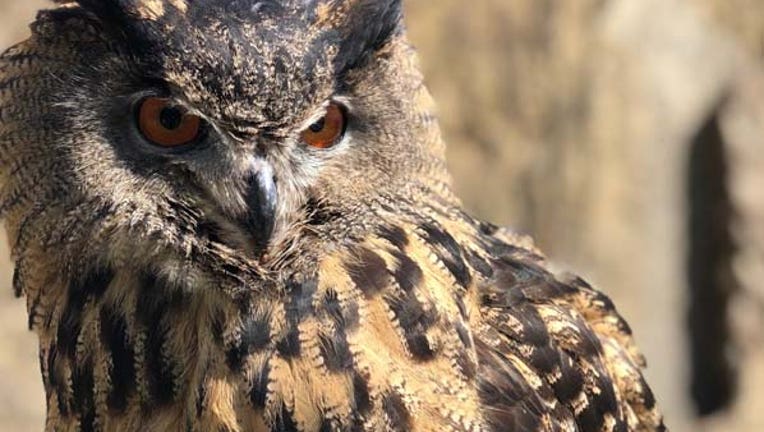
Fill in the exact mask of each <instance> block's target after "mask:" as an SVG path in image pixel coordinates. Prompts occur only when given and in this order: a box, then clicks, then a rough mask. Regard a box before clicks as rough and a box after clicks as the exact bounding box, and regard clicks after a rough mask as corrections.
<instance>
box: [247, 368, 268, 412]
mask: <svg viewBox="0 0 764 432" xmlns="http://www.w3.org/2000/svg"><path fill="white" fill-rule="evenodd" d="M270 374H271V365H270V362H269V361H266V362H265V364H264V365H263V367H262V368H261V369H260V370H259V371H257V372H256V373H255V376H254V379H253V381H252V389H251V390H250V392H249V400H250V402H251V403H252V406H254V407H255V408H256V409H265V402H266V400H267V399H268V383H269V382H270Z"/></svg>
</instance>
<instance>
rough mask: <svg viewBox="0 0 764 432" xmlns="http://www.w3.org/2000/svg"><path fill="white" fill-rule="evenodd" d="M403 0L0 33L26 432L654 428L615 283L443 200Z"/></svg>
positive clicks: (195, 6) (167, 3) (115, 6)
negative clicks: (35, 399)
mask: <svg viewBox="0 0 764 432" xmlns="http://www.w3.org/2000/svg"><path fill="white" fill-rule="evenodd" d="M401 15H402V12H401V1H400V0H264V1H255V0H194V1H191V0H79V1H59V2H57V4H56V5H51V9H50V10H45V11H42V12H40V13H39V15H38V18H37V20H36V22H35V23H34V24H33V25H32V36H31V37H30V38H29V39H28V40H26V41H24V42H22V43H20V44H18V45H16V46H14V47H12V48H10V49H8V50H7V51H6V52H5V53H4V54H3V55H2V57H1V58H0V212H1V213H2V217H3V219H4V222H5V226H6V229H7V231H8V234H9V239H10V243H11V248H12V251H13V258H14V262H15V272H14V278H13V286H14V289H15V291H16V294H17V295H18V296H19V297H24V298H25V299H26V302H27V309H28V316H29V327H30V329H32V330H33V331H34V332H35V333H36V334H37V335H38V337H39V360H40V368H41V371H42V380H43V382H44V387H45V393H46V400H47V420H46V424H45V430H47V431H64V432H66V431H105V432H109V431H200V432H206V431H227V432H239V431H242V432H243V431H301V432H314V431H316V432H318V431H486V432H491V431H496V432H498V431H506V432H521V431H528V432H530V431H624V432H625V431H660V430H665V427H664V425H663V421H662V418H661V416H660V414H659V413H658V409H657V407H656V402H655V399H654V397H653V395H652V393H651V391H650V388H649V386H648V384H647V383H646V382H645V380H644V379H643V377H642V374H641V370H642V368H643V367H644V361H643V358H642V356H641V355H640V354H639V352H638V350H637V348H636V347H635V345H634V342H633V340H632V337H631V331H630V329H629V326H628V325H627V323H626V322H625V321H624V320H623V319H622V318H621V317H620V316H619V315H618V313H617V312H616V310H615V308H614V306H613V304H612V302H611V301H610V300H609V299H608V298H607V297H606V296H605V295H603V294H602V293H600V292H598V291H597V290H595V289H594V288H592V287H591V286H590V285H588V284H587V283H586V282H584V281H583V280H582V279H580V278H578V277H575V276H572V275H566V274H557V273H555V272H553V271H552V270H551V268H550V265H549V264H548V263H547V261H546V260H545V258H544V257H543V256H542V254H541V253H540V252H539V251H538V250H537V249H536V248H535V247H534V246H533V243H532V242H531V240H529V239H527V238H525V237H523V236H521V235H518V234H515V233H513V232H512V231H510V230H507V229H502V228H499V227H496V226H494V225H491V224H489V223H486V222H482V221H479V220H476V219H475V218H473V217H471V216H470V215H469V214H467V213H466V212H465V211H464V209H463V208H462V205H461V204H460V201H459V199H458V198H457V197H456V196H455V195H454V193H453V189H452V185H451V179H450V177H449V174H448V172H447V170H446V163H445V148H444V144H443V141H442V139H441V134H440V132H439V128H438V124H437V120H436V117H435V114H434V109H433V102H432V100H431V98H430V96H429V94H428V92H427V89H426V88H425V86H424V84H423V78H422V75H421V73H420V71H419V68H418V64H417V59H416V54H415V52H414V50H413V48H412V46H411V45H410V44H409V42H408V41H407V38H406V32H405V28H404V25H403V24H402V18H401Z"/></svg>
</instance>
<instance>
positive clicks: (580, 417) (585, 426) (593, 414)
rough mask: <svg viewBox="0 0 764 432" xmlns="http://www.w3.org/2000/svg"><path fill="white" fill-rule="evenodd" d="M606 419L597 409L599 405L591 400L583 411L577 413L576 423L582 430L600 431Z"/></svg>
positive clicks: (586, 431)
mask: <svg viewBox="0 0 764 432" xmlns="http://www.w3.org/2000/svg"><path fill="white" fill-rule="evenodd" d="M604 422H605V419H604V418H603V416H602V415H601V414H600V413H599V412H598V411H597V407H596V405H595V404H594V403H592V401H591V400H590V401H589V405H587V406H586V407H585V408H584V409H583V410H582V411H581V412H579V413H578V414H576V425H577V426H578V429H579V430H580V431H581V432H596V431H599V430H600V428H601V427H602V425H603V424H604Z"/></svg>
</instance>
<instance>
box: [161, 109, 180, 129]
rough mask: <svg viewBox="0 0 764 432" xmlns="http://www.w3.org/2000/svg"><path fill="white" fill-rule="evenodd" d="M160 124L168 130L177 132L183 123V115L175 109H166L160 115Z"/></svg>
mask: <svg viewBox="0 0 764 432" xmlns="http://www.w3.org/2000/svg"><path fill="white" fill-rule="evenodd" d="M159 123H161V124H162V127H164V128H165V129H168V130H175V129H177V128H179V127H180V125H181V123H183V113H182V112H181V111H180V110H179V109H178V108H175V107H171V108H164V109H163V110H162V112H160V113H159Z"/></svg>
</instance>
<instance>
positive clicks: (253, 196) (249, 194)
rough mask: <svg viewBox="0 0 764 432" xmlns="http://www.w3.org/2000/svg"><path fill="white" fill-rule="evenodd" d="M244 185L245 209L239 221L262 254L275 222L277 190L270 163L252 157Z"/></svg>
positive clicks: (256, 251) (258, 251) (257, 252)
mask: <svg viewBox="0 0 764 432" xmlns="http://www.w3.org/2000/svg"><path fill="white" fill-rule="evenodd" d="M245 186H246V188H247V189H246V193H245V196H244V199H245V200H246V203H247V211H246V213H245V214H244V215H243V220H242V221H241V223H242V225H244V227H245V228H246V230H247V232H248V233H249V234H250V235H251V236H252V239H253V241H254V245H255V253H256V254H257V255H262V254H263V253H264V252H265V249H266V247H267V246H268V242H269V241H270V239H271V236H272V235H273V228H274V225H275V222H276V204H277V202H278V191H277V190H276V179H275V178H274V174H273V168H272V167H271V165H270V164H269V163H268V162H266V161H265V160H262V159H260V158H256V159H253V161H252V171H251V174H250V175H249V177H247V179H246V185H245Z"/></svg>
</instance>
